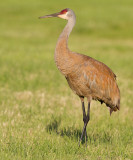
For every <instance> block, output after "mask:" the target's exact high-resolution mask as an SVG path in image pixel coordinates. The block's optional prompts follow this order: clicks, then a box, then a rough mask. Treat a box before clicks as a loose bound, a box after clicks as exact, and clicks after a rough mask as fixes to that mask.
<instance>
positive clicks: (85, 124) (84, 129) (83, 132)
mask: <svg viewBox="0 0 133 160" xmlns="http://www.w3.org/2000/svg"><path fill="white" fill-rule="evenodd" d="M86 126H87V123H84V127H83V131H82V134H81V137H80V140H79V146H80V143H81V141H82V140H83V136H84V135H85V143H86V147H87V132H86Z"/></svg>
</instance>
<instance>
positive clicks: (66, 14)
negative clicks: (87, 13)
mask: <svg viewBox="0 0 133 160" xmlns="http://www.w3.org/2000/svg"><path fill="white" fill-rule="evenodd" d="M51 17H59V18H62V19H66V20H69V19H71V18H76V16H75V14H74V12H73V10H71V9H69V8H66V9H63V10H62V11H60V12H58V13H54V14H50V15H46V16H42V17H39V18H51Z"/></svg>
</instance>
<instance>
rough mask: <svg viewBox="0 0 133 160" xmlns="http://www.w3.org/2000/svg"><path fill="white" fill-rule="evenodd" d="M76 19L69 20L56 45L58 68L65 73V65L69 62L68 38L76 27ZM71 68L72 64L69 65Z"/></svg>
mask: <svg viewBox="0 0 133 160" xmlns="http://www.w3.org/2000/svg"><path fill="white" fill-rule="evenodd" d="M75 22H76V20H75V17H74V18H70V19H69V20H68V23H67V24H66V26H65V28H64V30H63V32H62V33H61V34H60V36H59V39H58V41H57V44H56V48H55V63H56V65H57V67H58V69H59V70H60V71H61V72H62V73H63V71H62V70H64V69H62V68H63V67H65V66H64V63H65V62H66V61H69V54H70V52H69V49H68V37H69V35H70V33H71V31H72V29H73V27H74V25H75ZM69 66H70V64H69Z"/></svg>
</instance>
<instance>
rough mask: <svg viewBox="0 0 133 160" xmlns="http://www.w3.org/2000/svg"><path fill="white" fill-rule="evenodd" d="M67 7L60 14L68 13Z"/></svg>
mask: <svg viewBox="0 0 133 160" xmlns="http://www.w3.org/2000/svg"><path fill="white" fill-rule="evenodd" d="M67 11H68V10H67V9H64V10H62V11H61V12H60V14H66V13H67Z"/></svg>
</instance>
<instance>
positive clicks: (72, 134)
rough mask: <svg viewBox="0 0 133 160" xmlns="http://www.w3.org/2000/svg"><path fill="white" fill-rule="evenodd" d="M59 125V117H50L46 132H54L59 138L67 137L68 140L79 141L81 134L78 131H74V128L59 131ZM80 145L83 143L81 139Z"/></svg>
mask: <svg viewBox="0 0 133 160" xmlns="http://www.w3.org/2000/svg"><path fill="white" fill-rule="evenodd" d="M60 123H61V117H58V118H57V117H53V116H52V118H51V121H50V123H49V124H48V125H47V126H46V131H47V132H48V133H50V134H52V132H54V133H56V134H57V135H60V136H61V137H69V138H70V139H76V141H79V138H80V137H81V134H82V131H81V130H80V129H76V128H74V127H64V128H62V129H59V126H60ZM82 143H85V139H83V141H82Z"/></svg>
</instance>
